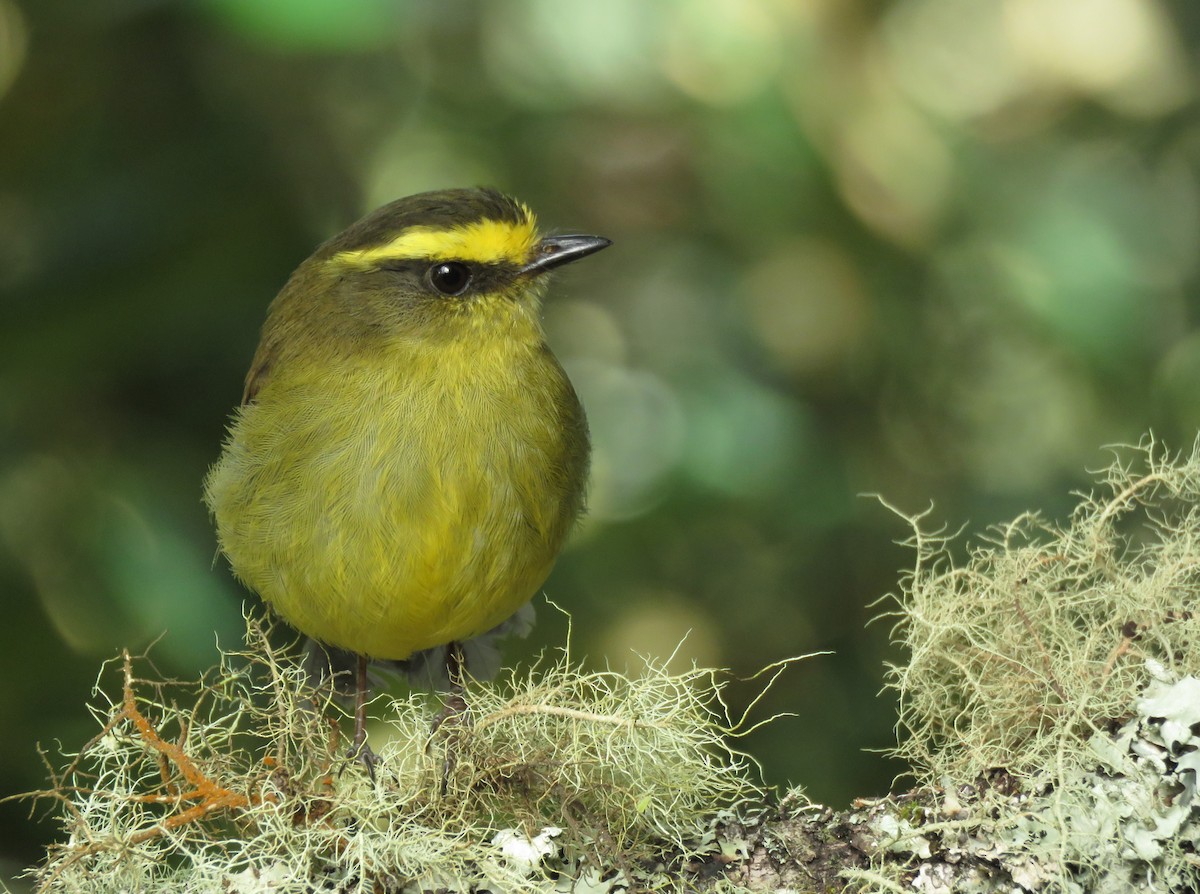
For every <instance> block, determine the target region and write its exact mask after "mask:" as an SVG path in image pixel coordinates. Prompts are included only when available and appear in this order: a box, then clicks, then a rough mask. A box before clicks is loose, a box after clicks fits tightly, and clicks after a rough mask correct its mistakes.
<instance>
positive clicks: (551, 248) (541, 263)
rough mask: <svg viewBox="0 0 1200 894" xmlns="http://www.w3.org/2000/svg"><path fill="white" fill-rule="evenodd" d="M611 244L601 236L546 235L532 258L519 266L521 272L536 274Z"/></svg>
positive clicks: (610, 241)
mask: <svg viewBox="0 0 1200 894" xmlns="http://www.w3.org/2000/svg"><path fill="white" fill-rule="evenodd" d="M610 245H612V240H611V239H605V238H604V237H603V236H547V237H546V238H545V239H543V240H542V241H541V242H539V243H538V246H537V248H536V249H534V255H533V260H532V261H530V262H529V263H528V264H526V265H525V266H524V267H522V268H521V272H522V273H528V274H532V275H535V276H536V275H537V274H540V273H545V272H546V271H547V270H553V269H554V268H555V267H561V266H562V265H563V264H570V263H571V262H572V261H577V260H579V259H580V258H586V257H587V256H588V255H591V254H595V253H596V252H598V251H599V250H600V249H602V248H608V246H610Z"/></svg>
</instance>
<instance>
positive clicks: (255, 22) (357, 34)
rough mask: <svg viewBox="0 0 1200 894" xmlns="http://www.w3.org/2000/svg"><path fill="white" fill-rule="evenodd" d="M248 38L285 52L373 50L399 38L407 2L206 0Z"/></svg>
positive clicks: (229, 25) (226, 22) (220, 17)
mask: <svg viewBox="0 0 1200 894" xmlns="http://www.w3.org/2000/svg"><path fill="white" fill-rule="evenodd" d="M204 6H205V7H207V9H208V11H209V12H210V14H212V15H213V16H215V17H216V18H217V19H218V20H220V21H221V22H222V23H223V24H224V25H225V26H226V27H227V28H229V29H230V30H233V31H236V32H238V33H239V34H241V35H242V36H243V37H246V38H247V39H250V40H253V41H255V42H257V43H262V44H268V45H270V46H273V47H277V48H279V49H283V50H293V51H312V50H371V49H377V48H379V47H380V46H382V45H384V44H386V43H388V42H389V41H391V40H392V39H393V38H394V35H395V34H396V32H397V30H398V29H399V27H400V25H401V24H402V16H401V14H402V13H403V12H404V11H405V9H406V8H408V7H409V5H408V4H403V3H394V2H392V0H204Z"/></svg>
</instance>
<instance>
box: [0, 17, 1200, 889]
mask: <svg viewBox="0 0 1200 894" xmlns="http://www.w3.org/2000/svg"><path fill="white" fill-rule="evenodd" d="M1198 36H1200V11H1198V8H1197V7H1196V6H1195V4H1191V3H1188V2H1186V0H1173V2H1167V0H895V2H882V0H874V2H873V0H658V2H645V0H608V2H605V3H591V4H570V3H563V2H561V0H516V2H499V0H495V2H462V0H450V2H442V3H415V2H399V0H196V2H191V3H182V2H169V0H0V321H2V322H0V348H2V350H0V598H2V599H3V603H2V604H3V605H4V607H5V623H4V624H3V625H0V680H3V681H4V682H3V684H0V719H2V720H3V724H4V728H5V734H4V735H3V737H0V790H2V791H3V792H11V791H19V790H25V789H29V788H32V787H36V786H38V785H40V784H41V782H42V777H43V772H42V768H41V767H40V764H39V761H38V758H37V755H36V752H35V751H34V747H33V743H34V742H35V741H39V740H40V741H42V742H46V743H50V742H52V741H53V740H55V739H61V740H62V741H63V742H64V743H66V744H67V745H74V744H75V743H79V742H81V741H82V740H84V739H85V738H87V737H88V736H89V735H90V734H91V726H90V723H89V721H88V718H87V717H86V716H85V714H84V712H83V710H82V705H83V702H84V700H85V698H86V696H87V692H88V689H89V686H90V684H91V682H92V680H93V678H94V675H95V672H96V668H97V666H98V664H99V661H100V660H101V659H102V658H105V657H108V656H110V655H112V654H113V653H114V651H115V650H117V649H119V648H120V647H122V646H129V647H131V648H135V649H136V648H141V647H143V646H145V645H146V644H147V643H149V642H150V641H151V640H152V639H154V638H155V637H157V636H159V635H160V634H162V639H161V640H160V641H159V643H158V644H157V645H156V646H155V648H154V652H153V654H154V656H155V660H156V662H157V663H158V665H159V667H160V668H161V669H162V670H163V671H164V672H165V673H170V674H177V675H181V676H184V675H189V674H192V673H194V672H195V671H196V670H197V669H199V668H202V667H206V666H208V665H210V664H212V663H213V661H214V658H215V649H214V631H215V632H216V633H217V634H218V635H219V636H221V637H223V638H224V640H225V641H226V642H232V641H233V640H235V638H236V637H237V635H238V632H239V631H240V629H241V620H240V612H239V605H240V602H241V600H242V599H243V598H245V594H244V593H243V592H242V591H240V590H239V588H238V587H237V586H236V584H235V583H234V582H233V581H232V580H231V578H230V576H229V574H228V571H227V570H226V569H225V568H224V567H223V566H222V565H220V564H219V563H218V564H216V565H214V563H213V553H214V541H213V535H212V532H211V530H210V527H209V523H208V520H207V518H206V516H205V512H204V509H203V507H202V506H201V504H200V500H199V482H200V480H201V478H202V476H203V474H204V470H205V468H206V467H207V465H208V464H209V463H210V462H211V461H212V460H213V459H214V458H215V456H216V453H217V451H218V445H219V443H220V440H221V437H222V432H223V426H224V420H225V417H226V415H227V413H228V412H229V410H230V408H231V407H232V406H233V405H234V403H236V401H237V400H238V397H239V395H240V391H241V377H242V375H243V373H244V370H245V367H246V366H247V364H248V362H249V358H250V356H251V353H252V352H253V348H254V345H255V342H256V339H257V330H258V326H259V325H260V323H261V320H262V315H263V312H264V309H265V307H266V304H267V302H268V301H269V300H270V298H271V297H272V296H273V295H274V293H275V291H276V290H277V289H278V288H279V286H280V285H281V284H282V282H283V280H284V279H285V278H286V276H287V274H288V273H289V272H290V270H291V269H292V268H293V267H294V266H295V265H296V264H297V263H298V262H299V261H300V260H301V259H302V258H303V257H305V256H306V255H307V254H308V252H309V251H310V250H311V248H312V247H313V246H314V245H315V244H316V243H317V242H319V241H320V240H322V239H323V238H325V237H326V236H327V235H329V234H330V233H332V232H334V231H336V230H337V229H340V228H341V227H342V226H344V225H345V224H347V223H348V222H349V221H351V220H353V219H354V218H355V217H357V216H358V215H359V214H361V213H363V212H365V211H366V210H368V209H370V208H372V207H374V206H376V205H378V204H381V203H382V202H385V201H387V200H389V199H391V198H394V197H396V196H399V195H403V194H407V193H411V192H415V191H418V190H422V189H428V188H435V187H441V186H448V185H470V184H481V183H486V184H492V185H496V186H499V187H501V188H503V189H505V190H508V191H511V192H513V193H515V194H516V195H519V196H521V197H522V198H524V199H525V200H526V201H528V202H529V203H530V204H531V205H533V206H534V207H535V208H536V209H537V210H538V212H539V213H540V216H541V218H542V220H543V221H544V222H545V223H546V224H548V225H551V226H556V227H562V228H564V229H565V228H570V229H576V228H577V229H580V230H583V231H593V232H599V233H602V234H604V235H608V236H610V237H612V238H613V239H614V240H615V242H616V245H615V247H614V248H613V249H611V250H609V251H608V252H605V253H604V254H602V255H600V256H598V257H596V258H594V259H591V260H589V261H588V262H587V263H586V264H584V265H580V267H579V268H576V269H573V270H571V271H569V272H565V273H564V274H563V275H562V276H561V277H560V279H559V283H558V287H557V288H556V289H555V291H554V297H553V299H552V301H551V303H550V304H549V306H548V307H547V308H546V318H547V324H548V327H549V331H550V334H551V340H552V342H553V344H554V346H555V348H556V350H557V351H558V353H559V355H560V357H562V358H563V360H564V362H565V364H566V365H567V367H568V368H569V370H570V371H571V373H572V375H573V378H574V379H575V381H576V384H577V386H578V388H579V390H580V392H581V393H582V395H583V398H584V401H585V403H586V404H587V407H588V410H589V413H590V415H591V420H592V427H593V434H594V439H595V442H596V449H597V456H596V470H595V482H594V486H593V496H592V512H591V515H590V516H589V518H588V520H587V522H586V524H585V525H584V527H583V529H582V531H581V532H580V535H579V537H578V538H577V539H576V541H575V543H574V545H573V547H572V548H571V550H570V551H569V552H568V553H567V554H566V555H565V556H564V557H563V559H562V560H561V562H560V564H559V567H558V569H557V570H556V572H555V574H554V576H553V577H552V578H551V580H550V581H549V582H548V584H547V586H546V588H545V589H546V593H547V594H548V595H549V596H550V597H551V598H553V599H554V600H556V601H557V602H559V603H560V604H562V605H563V606H565V607H567V608H568V609H569V610H570V611H571V612H572V614H573V616H574V628H575V636H576V638H577V642H576V650H577V652H578V653H580V654H586V655H588V656H589V660H590V662H591V663H592V665H593V666H600V665H602V664H604V663H606V662H607V663H609V664H611V665H613V666H615V667H623V666H624V665H625V663H626V661H627V660H628V658H629V656H630V650H635V651H638V652H642V653H649V654H652V655H658V656H664V655H666V654H669V653H670V651H671V650H672V649H673V648H674V647H675V646H676V644H677V643H678V641H679V640H680V638H681V637H682V636H683V635H684V634H685V633H686V632H687V631H689V630H690V631H691V633H690V635H689V636H688V639H687V641H686V643H685V645H684V646H683V648H682V650H681V660H690V659H692V658H694V659H696V660H698V661H700V662H702V663H706V664H717V665H723V666H728V667H731V668H732V669H734V670H735V672H737V673H739V674H749V673H750V672H752V671H753V670H755V669H757V668H758V667H760V666H761V665H762V664H764V663H767V662H770V661H772V660H775V659H778V658H782V657H784V656H787V655H793V654H798V653H801V652H806V651H812V650H816V649H831V650H834V652H835V654H834V655H833V656H830V657H824V658H820V659H816V660H813V661H810V662H808V663H806V664H805V665H804V666H803V668H802V669H801V670H799V671H796V672H793V673H792V675H791V676H790V678H789V681H790V682H789V685H787V686H782V687H780V688H779V689H778V690H776V691H774V692H773V694H772V697H771V699H770V700H769V701H770V703H769V704H766V705H764V706H762V710H763V711H764V712H772V711H776V710H792V711H796V712H798V713H799V715H800V718H799V719H796V720H785V721H782V722H779V723H776V724H774V725H772V726H771V727H769V728H767V729H764V730H762V731H760V732H758V733H756V734H755V735H753V736H752V737H751V738H749V739H748V740H746V741H745V742H744V743H743V745H744V747H746V748H747V749H748V750H750V751H751V752H753V753H754V754H755V755H756V756H757V757H758V758H759V759H760V760H761V761H762V762H763V764H764V767H765V770H766V774H767V777H768V780H769V781H772V782H774V783H777V784H784V783H786V782H788V781H792V782H796V783H802V784H804V785H806V786H807V787H808V789H809V791H810V793H811V794H812V795H813V796H814V797H815V798H817V799H819V800H822V801H826V802H829V803H833V804H835V805H840V804H844V803H845V802H846V801H847V800H848V799H849V798H850V797H852V796H854V795H860V794H870V793H873V792H882V791H883V790H885V789H886V787H887V786H888V784H889V782H890V780H891V777H892V776H893V775H894V774H895V773H896V772H898V771H899V769H900V768H899V767H897V766H895V765H892V764H889V763H888V762H887V761H885V760H884V759H883V758H881V757H879V756H878V755H874V754H871V753H867V752H866V751H864V749H872V748H880V747H886V746H887V745H889V744H891V743H892V741H893V733H892V731H891V726H892V724H893V722H894V716H895V715H894V705H893V704H891V703H890V702H889V701H888V700H887V699H882V698H876V692H877V691H878V689H879V686H880V682H881V675H882V661H883V659H884V657H885V654H886V639H887V630H886V629H885V628H884V626H883V625H874V626H871V627H866V626H865V625H866V622H867V620H868V619H869V617H870V616H871V613H872V610H871V609H870V608H869V607H868V606H869V603H871V602H872V601H874V600H875V599H877V598H878V597H879V596H881V595H882V594H884V593H886V592H888V591H890V590H892V589H894V582H895V581H896V579H897V575H898V573H899V571H900V570H901V569H902V568H903V567H904V565H905V563H906V562H907V561H908V560H909V556H908V555H906V553H905V552H904V551H903V550H901V549H899V548H898V547H896V546H895V545H894V544H893V543H892V541H893V540H894V539H895V538H897V537H900V536H903V534H904V530H903V527H902V526H901V525H900V524H899V523H898V522H897V521H896V519H894V518H893V517H892V516H890V515H889V514H888V513H886V512H885V511H883V510H882V509H881V508H880V507H879V506H878V505H877V504H876V503H875V502H874V501H871V500H868V499H862V498H860V496H859V494H861V493H864V492H878V493H881V494H883V495H885V496H886V497H887V498H888V499H889V500H890V501H892V502H894V503H896V504H898V505H900V506H903V507H904V508H907V509H910V510H915V509H920V508H922V507H923V506H924V505H926V504H927V503H928V501H930V500H933V501H935V503H936V505H937V510H936V513H937V516H938V517H940V518H944V519H945V520H947V521H948V522H950V523H952V524H953V525H957V524H960V523H965V524H968V525H969V527H970V529H971V530H973V531H979V530H982V529H983V528H984V527H985V526H986V525H988V524H990V523H994V522H997V521H1000V520H1003V519H1006V518H1009V517H1011V516H1013V515H1015V514H1016V513H1018V512H1019V511H1021V510H1023V509H1025V508H1029V507H1040V508H1042V509H1044V510H1046V511H1047V512H1048V513H1049V514H1050V515H1052V516H1053V515H1055V514H1056V513H1061V512H1062V511H1064V507H1066V506H1067V505H1069V504H1068V492H1069V490H1070V488H1071V487H1072V486H1077V485H1078V484H1079V483H1080V482H1081V481H1082V480H1083V478H1084V470H1085V468H1087V467H1097V466H1099V465H1101V464H1102V463H1103V462H1104V455H1103V453H1102V450H1101V445H1104V444H1109V443H1114V442H1127V441H1132V440H1137V439H1138V438H1139V437H1140V436H1141V435H1142V433H1144V432H1145V431H1146V430H1147V429H1149V428H1153V429H1154V430H1155V431H1156V433H1157V434H1158V435H1159V436H1161V437H1163V438H1164V439H1165V440H1166V441H1167V442H1168V443H1172V444H1174V445H1176V446H1185V445H1187V444H1190V442H1191V441H1192V438H1193V437H1194V434H1195V431H1196V429H1197V426H1198V424H1200V336H1198V335H1197V334H1196V333H1195V332H1193V325H1194V317H1195V315H1196V313H1197V309H1198V308H1197V303H1198V298H1200V296H1198V294H1197V284H1196V265H1197V249H1198V246H1200V184H1198V176H1200V126H1198V125H1200V119H1198V118H1197V115H1196V78H1197V73H1198V70H1200V66H1198V64H1197V58H1196V50H1197V46H1196V45H1197V37H1198ZM541 617H542V623H541V624H540V625H539V627H538V628H537V630H536V631H535V633H534V636H533V638H532V640H531V641H530V642H529V643H526V644H523V645H522V646H520V647H519V648H518V649H516V650H514V651H515V652H524V653H525V654H528V653H529V652H530V651H531V650H534V649H537V648H539V647H540V646H542V645H545V644H550V645H554V644H558V643H561V642H562V639H563V636H564V626H565V622H564V621H563V620H562V619H561V618H559V617H557V616H556V613H555V612H553V611H549V610H545V609H543V610H542V612H541ZM164 631H165V634H164ZM753 691H754V690H753V688H752V685H745V686H741V687H735V689H734V692H733V695H734V698H735V699H742V700H745V699H747V698H748V697H749V696H750V694H751V693H752V692H753ZM734 707H735V712H736V710H737V709H738V708H739V707H740V706H739V705H736V704H735V706H734ZM52 834H53V827H52V826H51V825H50V824H45V823H43V824H40V825H39V824H36V823H30V822H29V821H28V819H27V816H26V813H25V810H24V808H22V807H20V806H14V805H6V807H5V808H4V812H3V813H2V814H0V841H3V842H4V844H3V846H2V847H0V860H3V864H0V873H2V874H3V875H4V876H10V875H12V874H13V873H15V872H16V871H18V870H19V868H20V867H21V866H23V865H26V864H28V863H29V862H31V861H33V860H35V859H36V858H37V853H38V848H39V846H40V845H41V844H42V843H44V841H45V840H47V839H48V838H49V837H50V836H51V835H52Z"/></svg>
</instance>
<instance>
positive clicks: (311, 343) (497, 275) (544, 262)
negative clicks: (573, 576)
mask: <svg viewBox="0 0 1200 894" xmlns="http://www.w3.org/2000/svg"><path fill="white" fill-rule="evenodd" d="M610 244H611V242H610V240H608V239H606V238H604V237H601V236H592V235H582V234H555V233H548V234H543V233H542V232H541V231H540V230H539V228H538V224H537V220H536V217H535V215H534V214H533V212H532V211H531V210H530V209H529V207H528V206H527V205H525V204H524V203H522V202H520V201H518V200H516V199H514V198H512V197H510V196H508V195H505V194H503V193H501V192H499V191H497V190H494V189H490V188H456V189H444V190H437V191H432V192H423V193H419V194H416V195H411V196H408V197H405V198H401V199H397V200H395V201H393V202H390V203H389V204H386V205H384V206H382V207H381V208H379V209H377V210H375V211H373V212H372V213H370V214H368V215H366V216H365V217H363V218H362V219H361V220H359V221H357V222H356V223H354V224H352V225H351V226H349V227H348V228H347V229H345V230H344V231H342V232H341V233H338V234H337V235H335V236H333V237H332V238H330V239H328V240H327V241H326V242H324V243H323V244H321V245H320V246H319V247H318V248H317V249H316V250H315V251H314V252H313V253H312V255H311V256H309V257H308V258H307V259H306V260H304V261H303V262H302V263H301V264H300V265H299V266H298V267H297V268H296V270H295V271H294V272H293V273H292V275H291V276H290V278H289V279H288V280H287V282H286V283H285V285H284V286H283V288H282V290H281V291H280V292H279V293H278V295H277V296H276V297H275V299H274V301H272V302H271V304H270V306H269V308H268V310H267V315H266V320H265V322H264V324H263V327H262V332H261V336H260V341H259V345H258V349H257V351H256V352H255V354H254V358H253V360H252V362H251V364H250V369H249V372H248V373H247V375H246V379H245V388H244V392H243V396H242V401H241V404H240V406H238V407H237V408H236V409H235V410H234V411H233V414H232V416H231V419H230V422H229V425H228V431H227V435H226V437H225V440H224V443H223V446H222V449H221V454H220V456H219V458H218V459H217V461H216V463H215V464H214V465H213V466H212V467H211V469H210V470H209V472H208V474H207V476H206V478H205V481H204V501H205V503H206V504H207V506H208V508H209V510H210V513H211V515H212V517H213V518H214V520H215V525H216V531H217V540H218V544H219V548H220V552H221V553H223V554H224V555H225V557H226V558H227V559H228V562H229V564H230V566H231V568H232V570H233V573H234V575H235V576H236V577H237V578H238V579H239V580H240V581H241V582H242V583H243V584H245V585H246V586H247V587H248V588H250V589H251V590H253V591H255V592H256V593H257V594H258V595H259V596H260V597H261V598H262V599H263V600H264V602H266V603H267V604H268V605H269V606H270V607H271V609H272V610H273V611H274V612H275V613H276V614H277V615H278V616H279V617H281V618H282V619H283V620H284V621H286V622H287V623H288V624H289V625H291V626H292V627H293V628H295V629H296V630H298V631H299V632H300V633H302V634H304V635H306V636H308V637H309V638H311V639H312V640H315V641H317V642H319V643H321V644H323V645H325V646H327V647H329V648H331V649H333V650H344V651H346V652H350V653H353V654H354V655H355V656H356V673H355V681H354V690H355V700H354V735H353V743H352V748H351V754H352V755H354V756H356V757H358V758H359V759H361V760H363V761H364V762H365V763H367V766H368V769H369V770H370V771H371V774H372V776H373V775H374V760H375V757H374V755H373V754H372V753H371V752H370V749H369V748H367V745H366V703H367V698H368V694H369V684H368V682H367V669H368V664H369V662H371V661H373V660H391V661H398V660H404V659H408V658H410V657H411V656H413V655H414V654H415V653H419V652H421V651H423V650H427V649H431V648H434V647H439V646H446V647H447V652H446V654H447V670H448V672H449V673H450V677H451V681H452V683H454V684H455V685H460V684H459V682H458V681H460V680H461V672H462V668H461V655H462V653H461V650H460V648H459V644H460V643H461V642H463V641H464V640H467V639H469V638H471V637H475V636H477V635H479V634H482V633H484V632H485V631H488V630H490V629H492V628H494V627H496V626H497V625H498V624H500V623H501V622H503V621H505V619H507V618H509V617H510V616H512V615H513V614H514V613H515V612H517V611H518V609H521V608H522V606H524V605H525V604H526V603H528V602H529V600H530V599H531V598H532V597H533V595H534V594H535V593H536V592H537V590H538V589H539V588H540V587H541V585H542V584H543V583H544V582H545V580H546V578H547V576H548V575H549V573H550V570H551V568H552V567H553V565H554V563H555V560H556V558H557V556H558V554H559V552H560V551H561V550H562V548H563V545H564V543H565V541H566V540H567V537H568V534H569V533H570V531H571V530H572V528H573V527H574V525H575V523H576V520H577V519H578V518H579V517H580V515H581V514H582V512H583V510H584V502H585V490H586V482H587V477H588V467H589V462H590V454H591V448H590V439H589V433H588V425H587V419H586V416H585V413H584V410H583V407H582V405H581V403H580V400H579V398H578V396H577V394H576V392H575V389H574V388H573V387H572V384H571V382H570V380H569V379H568V377H567V375H566V373H565V372H564V370H563V368H562V366H561V364H560V363H559V361H558V360H557V359H556V357H555V355H554V354H553V352H552V351H551V349H550V348H549V347H548V345H547V342H546V336H545V331H544V328H543V325H542V322H541V303H542V298H543V295H544V293H545V290H546V285H547V280H548V274H549V273H550V272H551V271H553V270H556V269H558V268H559V267H562V266H563V265H565V264H569V263H572V262H574V261H576V260H578V259H580V258H584V257H586V256H588V255H591V254H593V253H595V252H597V251H600V250H601V249H603V248H605V247H607V246H609V245H610Z"/></svg>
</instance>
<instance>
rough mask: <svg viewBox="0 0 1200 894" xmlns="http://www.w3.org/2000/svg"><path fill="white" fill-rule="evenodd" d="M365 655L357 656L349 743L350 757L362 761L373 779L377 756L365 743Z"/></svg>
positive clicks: (366, 662)
mask: <svg viewBox="0 0 1200 894" xmlns="http://www.w3.org/2000/svg"><path fill="white" fill-rule="evenodd" d="M368 663H369V659H368V658H367V656H366V655H359V656H358V667H357V671H356V674H355V678H354V741H353V742H352V743H351V745H350V757H351V758H353V759H354V760H357V761H359V762H361V763H362V765H363V766H364V767H366V768H367V773H368V774H369V775H370V777H371V781H372V782H374V781H375V765H376V764H377V763H379V758H378V757H376V756H375V752H373V751H372V750H371V748H370V746H368V745H367V694H368V693H369V691H370V689H369V686H368V684H367V664H368Z"/></svg>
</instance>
